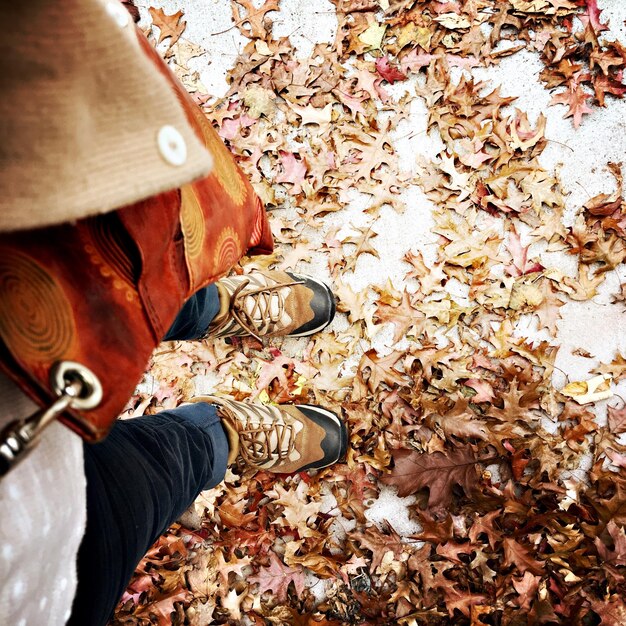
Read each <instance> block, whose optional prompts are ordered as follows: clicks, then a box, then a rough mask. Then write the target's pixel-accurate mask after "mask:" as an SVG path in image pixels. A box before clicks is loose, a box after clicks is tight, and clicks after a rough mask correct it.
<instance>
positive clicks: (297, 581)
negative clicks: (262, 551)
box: [248, 552, 305, 602]
mask: <svg viewBox="0 0 626 626" xmlns="http://www.w3.org/2000/svg"><path fill="white" fill-rule="evenodd" d="M269 555H270V564H269V567H261V568H259V571H258V572H257V573H256V574H254V576H249V577H248V581H249V582H251V583H252V584H257V585H259V590H258V591H259V593H264V592H266V591H271V592H272V593H273V594H274V595H275V596H276V599H277V600H278V601H279V602H286V601H287V590H288V589H289V585H290V584H291V583H293V585H294V588H295V590H296V593H297V594H298V595H299V596H301V595H302V593H303V592H304V583H305V579H304V570H303V569H302V567H301V566H298V567H295V568H293V567H288V566H287V565H285V564H284V563H283V562H282V561H281V560H280V559H279V558H278V556H276V553H275V552H270V553H269Z"/></svg>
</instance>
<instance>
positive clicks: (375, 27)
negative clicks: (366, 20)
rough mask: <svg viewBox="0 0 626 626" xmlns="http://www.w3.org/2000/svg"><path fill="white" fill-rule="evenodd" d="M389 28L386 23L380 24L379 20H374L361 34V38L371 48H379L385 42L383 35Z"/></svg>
mask: <svg viewBox="0 0 626 626" xmlns="http://www.w3.org/2000/svg"><path fill="white" fill-rule="evenodd" d="M386 30H387V25H386V24H378V23H377V22H372V23H371V24H370V25H369V26H368V28H366V29H365V30H364V31H363V32H362V33H361V34H360V35H359V39H360V40H361V42H363V43H364V44H365V45H366V46H368V47H369V49H370V50H379V49H380V47H381V46H382V43H383V37H384V36H385V31H386Z"/></svg>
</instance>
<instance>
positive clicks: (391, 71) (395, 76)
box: [375, 56, 407, 85]
mask: <svg viewBox="0 0 626 626" xmlns="http://www.w3.org/2000/svg"><path fill="white" fill-rule="evenodd" d="M375 65H376V71H377V72H378V73H379V74H380V75H381V76H382V77H383V78H384V79H385V80H386V81H387V82H388V83H389V84H390V85H393V84H394V83H395V82H396V81H399V80H406V78H407V76H406V74H404V73H403V72H401V71H400V70H399V69H398V68H397V67H396V66H395V65H391V63H390V62H389V57H387V56H384V57H380V58H378V59H376V63H375Z"/></svg>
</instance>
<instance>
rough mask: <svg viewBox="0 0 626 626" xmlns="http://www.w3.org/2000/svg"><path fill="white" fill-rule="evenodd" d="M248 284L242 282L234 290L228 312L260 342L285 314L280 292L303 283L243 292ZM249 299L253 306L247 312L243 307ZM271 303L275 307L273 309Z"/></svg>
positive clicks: (298, 281) (268, 286) (297, 282)
mask: <svg viewBox="0 0 626 626" xmlns="http://www.w3.org/2000/svg"><path fill="white" fill-rule="evenodd" d="M249 282H250V281H249V280H248V281H244V282H242V283H241V285H239V287H237V289H235V291H234V292H233V294H232V296H231V299H230V311H229V312H230V315H232V317H233V318H234V319H235V320H237V323H238V324H239V325H240V326H241V327H242V328H243V329H244V330H245V331H246V332H247V333H249V334H250V335H252V336H253V337H255V338H256V339H258V340H259V341H262V340H261V336H262V335H267V334H270V333H272V332H273V331H274V329H275V327H276V326H277V325H278V324H279V323H280V321H281V319H282V317H283V314H284V312H285V297H284V295H283V293H282V292H281V290H282V289H283V288H285V287H293V286H295V285H302V284H304V282H303V281H301V280H297V281H294V282H291V283H280V284H277V285H267V286H264V287H258V288H256V289H249V290H247V291H245V288H246V287H247V286H248V284H249ZM249 297H252V300H253V302H254V304H253V306H252V307H251V308H250V309H249V310H247V309H246V306H245V305H246V300H247V299H248V298H249ZM272 303H274V304H275V305H276V306H275V307H274V308H273V307H272ZM274 309H275V310H274Z"/></svg>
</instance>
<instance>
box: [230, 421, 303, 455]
mask: <svg viewBox="0 0 626 626" xmlns="http://www.w3.org/2000/svg"><path fill="white" fill-rule="evenodd" d="M295 438H296V433H295V430H294V428H293V426H292V425H290V424H281V423H270V424H264V423H261V424H251V423H250V421H249V420H248V421H247V423H246V424H244V425H242V427H241V428H240V429H239V442H240V448H239V454H240V455H241V457H242V458H243V460H244V461H246V462H247V463H250V464H252V465H256V466H258V465H264V464H265V463H267V462H268V461H270V460H273V461H275V462H279V461H282V460H283V459H286V458H287V457H288V456H289V454H290V453H291V451H292V449H293V446H294V443H295Z"/></svg>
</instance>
